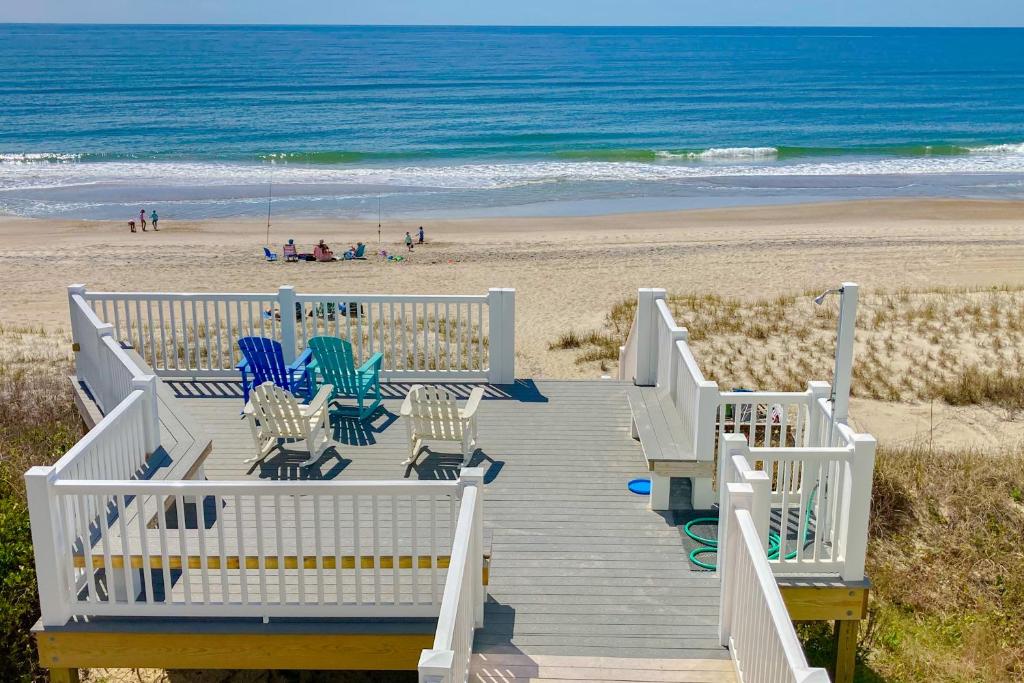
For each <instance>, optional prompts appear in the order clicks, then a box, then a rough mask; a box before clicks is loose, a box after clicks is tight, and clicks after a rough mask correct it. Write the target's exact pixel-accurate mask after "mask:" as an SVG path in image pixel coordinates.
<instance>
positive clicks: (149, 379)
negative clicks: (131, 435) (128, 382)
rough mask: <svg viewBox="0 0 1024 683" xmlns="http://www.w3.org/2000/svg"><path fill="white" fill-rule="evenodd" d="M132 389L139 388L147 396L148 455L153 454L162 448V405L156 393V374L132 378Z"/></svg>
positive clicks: (145, 426) (146, 430) (146, 433)
mask: <svg viewBox="0 0 1024 683" xmlns="http://www.w3.org/2000/svg"><path fill="white" fill-rule="evenodd" d="M132 389H139V390H141V391H142V392H143V394H144V395H145V397H146V400H145V403H144V405H145V421H144V422H143V428H144V433H145V435H146V456H147V457H148V456H150V455H153V453H155V452H156V450H157V449H158V448H160V406H159V400H158V398H157V394H156V375H143V376H141V377H134V378H132Z"/></svg>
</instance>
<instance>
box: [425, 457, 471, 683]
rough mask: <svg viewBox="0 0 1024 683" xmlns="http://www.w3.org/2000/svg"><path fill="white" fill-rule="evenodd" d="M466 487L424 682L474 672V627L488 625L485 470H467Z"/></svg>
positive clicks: (447, 681) (454, 679) (443, 682)
mask: <svg viewBox="0 0 1024 683" xmlns="http://www.w3.org/2000/svg"><path fill="white" fill-rule="evenodd" d="M462 479H463V482H464V483H465V484H466V488H465V489H464V491H463V494H462V504H461V506H460V508H459V519H458V524H457V526H456V529H455V533H454V534H453V535H452V556H451V561H450V563H449V565H448V576H447V578H446V581H445V585H444V595H443V596H442V597H441V608H440V610H439V611H438V616H437V630H436V631H435V633H434V643H433V648H431V649H429V650H424V651H423V652H422V653H421V654H420V661H419V665H418V667H417V669H418V671H419V680H420V682H421V683H462V682H463V681H465V680H466V679H467V676H468V673H469V661H470V657H471V656H472V654H473V633H474V630H475V629H476V628H478V627H480V626H483V618H484V611H483V610H484V601H485V600H486V595H485V591H484V585H483V581H482V576H481V574H482V572H483V552H482V551H483V470H481V469H478V468H474V469H472V470H463V477H462Z"/></svg>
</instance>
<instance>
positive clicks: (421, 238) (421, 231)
mask: <svg viewBox="0 0 1024 683" xmlns="http://www.w3.org/2000/svg"><path fill="white" fill-rule="evenodd" d="M419 243H420V244H423V226H422V225H421V226H420V239H419Z"/></svg>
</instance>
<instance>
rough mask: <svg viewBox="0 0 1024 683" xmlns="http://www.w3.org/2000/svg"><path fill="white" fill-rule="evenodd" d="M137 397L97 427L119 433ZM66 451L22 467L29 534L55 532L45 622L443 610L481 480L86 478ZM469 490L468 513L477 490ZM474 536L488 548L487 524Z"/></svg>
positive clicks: (41, 547) (45, 555) (42, 556)
mask: <svg viewBox="0 0 1024 683" xmlns="http://www.w3.org/2000/svg"><path fill="white" fill-rule="evenodd" d="M127 410H128V409H126V408H121V407H119V411H120V412H118V413H115V414H112V415H111V416H109V419H110V420H111V421H110V422H108V423H105V424H103V425H102V426H103V427H104V428H105V429H100V430H93V432H97V431H99V433H100V435H101V436H102V435H103V434H105V433H109V432H110V431H111V429H112V427H111V425H114V424H115V423H114V420H118V419H125V416H127V415H128V412H127ZM90 434H91V435H92V433H90ZM87 438H88V437H87ZM99 438H101V437H98V436H91V439H90V441H89V444H95V443H97V442H98V439H99ZM89 444H86V445H87V446H88V445H89ZM79 461H80V458H70V459H69V462H79ZM58 464H59V466H60V469H59V468H58V467H45V468H40V467H37V468H33V470H31V471H30V472H29V473H27V474H26V482H27V489H28V491H29V505H30V510H31V518H32V531H33V539H37V538H38V539H44V538H45V539H47V540H46V541H42V540H40V542H39V544H38V545H37V559H38V560H40V561H46V562H48V563H49V564H48V568H47V570H46V571H45V572H42V573H41V576H40V584H39V589H40V596H41V604H42V605H43V610H44V614H43V618H44V622H45V623H47V624H60V623H64V621H66V620H67V619H68V618H71V617H74V616H82V617H93V616H119V617H142V616H152V617H303V616H311V615H315V616H322V617H360V618H363V617H417V618H422V617H434V616H437V614H438V612H439V610H440V607H441V598H442V591H443V590H446V589H445V585H446V576H447V569H446V568H447V566H448V564H449V560H448V557H447V556H448V555H449V554H450V553H452V552H453V551H457V550H458V548H459V546H458V544H456V545H455V546H453V538H452V535H451V533H452V531H451V530H453V529H455V528H456V519H457V517H458V516H459V515H460V514H462V513H461V512H460V507H461V506H460V504H459V501H458V497H459V495H460V494H461V495H462V498H463V499H464V501H465V500H466V499H467V493H469V490H470V489H471V488H472V487H467V486H466V482H465V481H463V482H454V481H388V482H382V481H352V482H345V481H340V482H339V481H303V482H291V481H107V480H99V479H89V480H82V479H67V478H66V476H67V474H68V472H67V470H66V465H67V463H58ZM477 471H478V470H477ZM480 478H481V479H482V475H481V477H480ZM464 489H465V490H464ZM468 499H469V501H470V502H469V510H470V511H471V512H472V510H473V509H474V506H473V504H472V503H473V502H474V501H476V500H477V498H476V493H475V491H474V492H473V493H472V495H469V496H468ZM462 505H466V502H463V503H462ZM478 507H479V506H477V509H478ZM471 540H472V542H473V543H475V544H476V545H474V546H473V548H477V549H479V548H480V547H481V546H480V542H479V534H478V533H474V534H472V538H471ZM463 550H465V549H463ZM470 551H472V548H471V549H470ZM477 555H478V556H479V555H481V553H477ZM471 556H472V552H471ZM480 575H481V574H480V573H477V575H476V576H477V577H478V578H479V577H480ZM43 596H47V597H45V598H44V597H43Z"/></svg>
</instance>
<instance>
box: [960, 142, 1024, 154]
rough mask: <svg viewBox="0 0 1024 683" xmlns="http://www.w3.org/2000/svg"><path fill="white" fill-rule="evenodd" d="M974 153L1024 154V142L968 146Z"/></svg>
mask: <svg viewBox="0 0 1024 683" xmlns="http://www.w3.org/2000/svg"><path fill="white" fill-rule="evenodd" d="M967 149H968V150H970V151H971V153H972V154H1024V142H1017V143H1009V144H1005V145H982V146H981V147H968V148H967Z"/></svg>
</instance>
